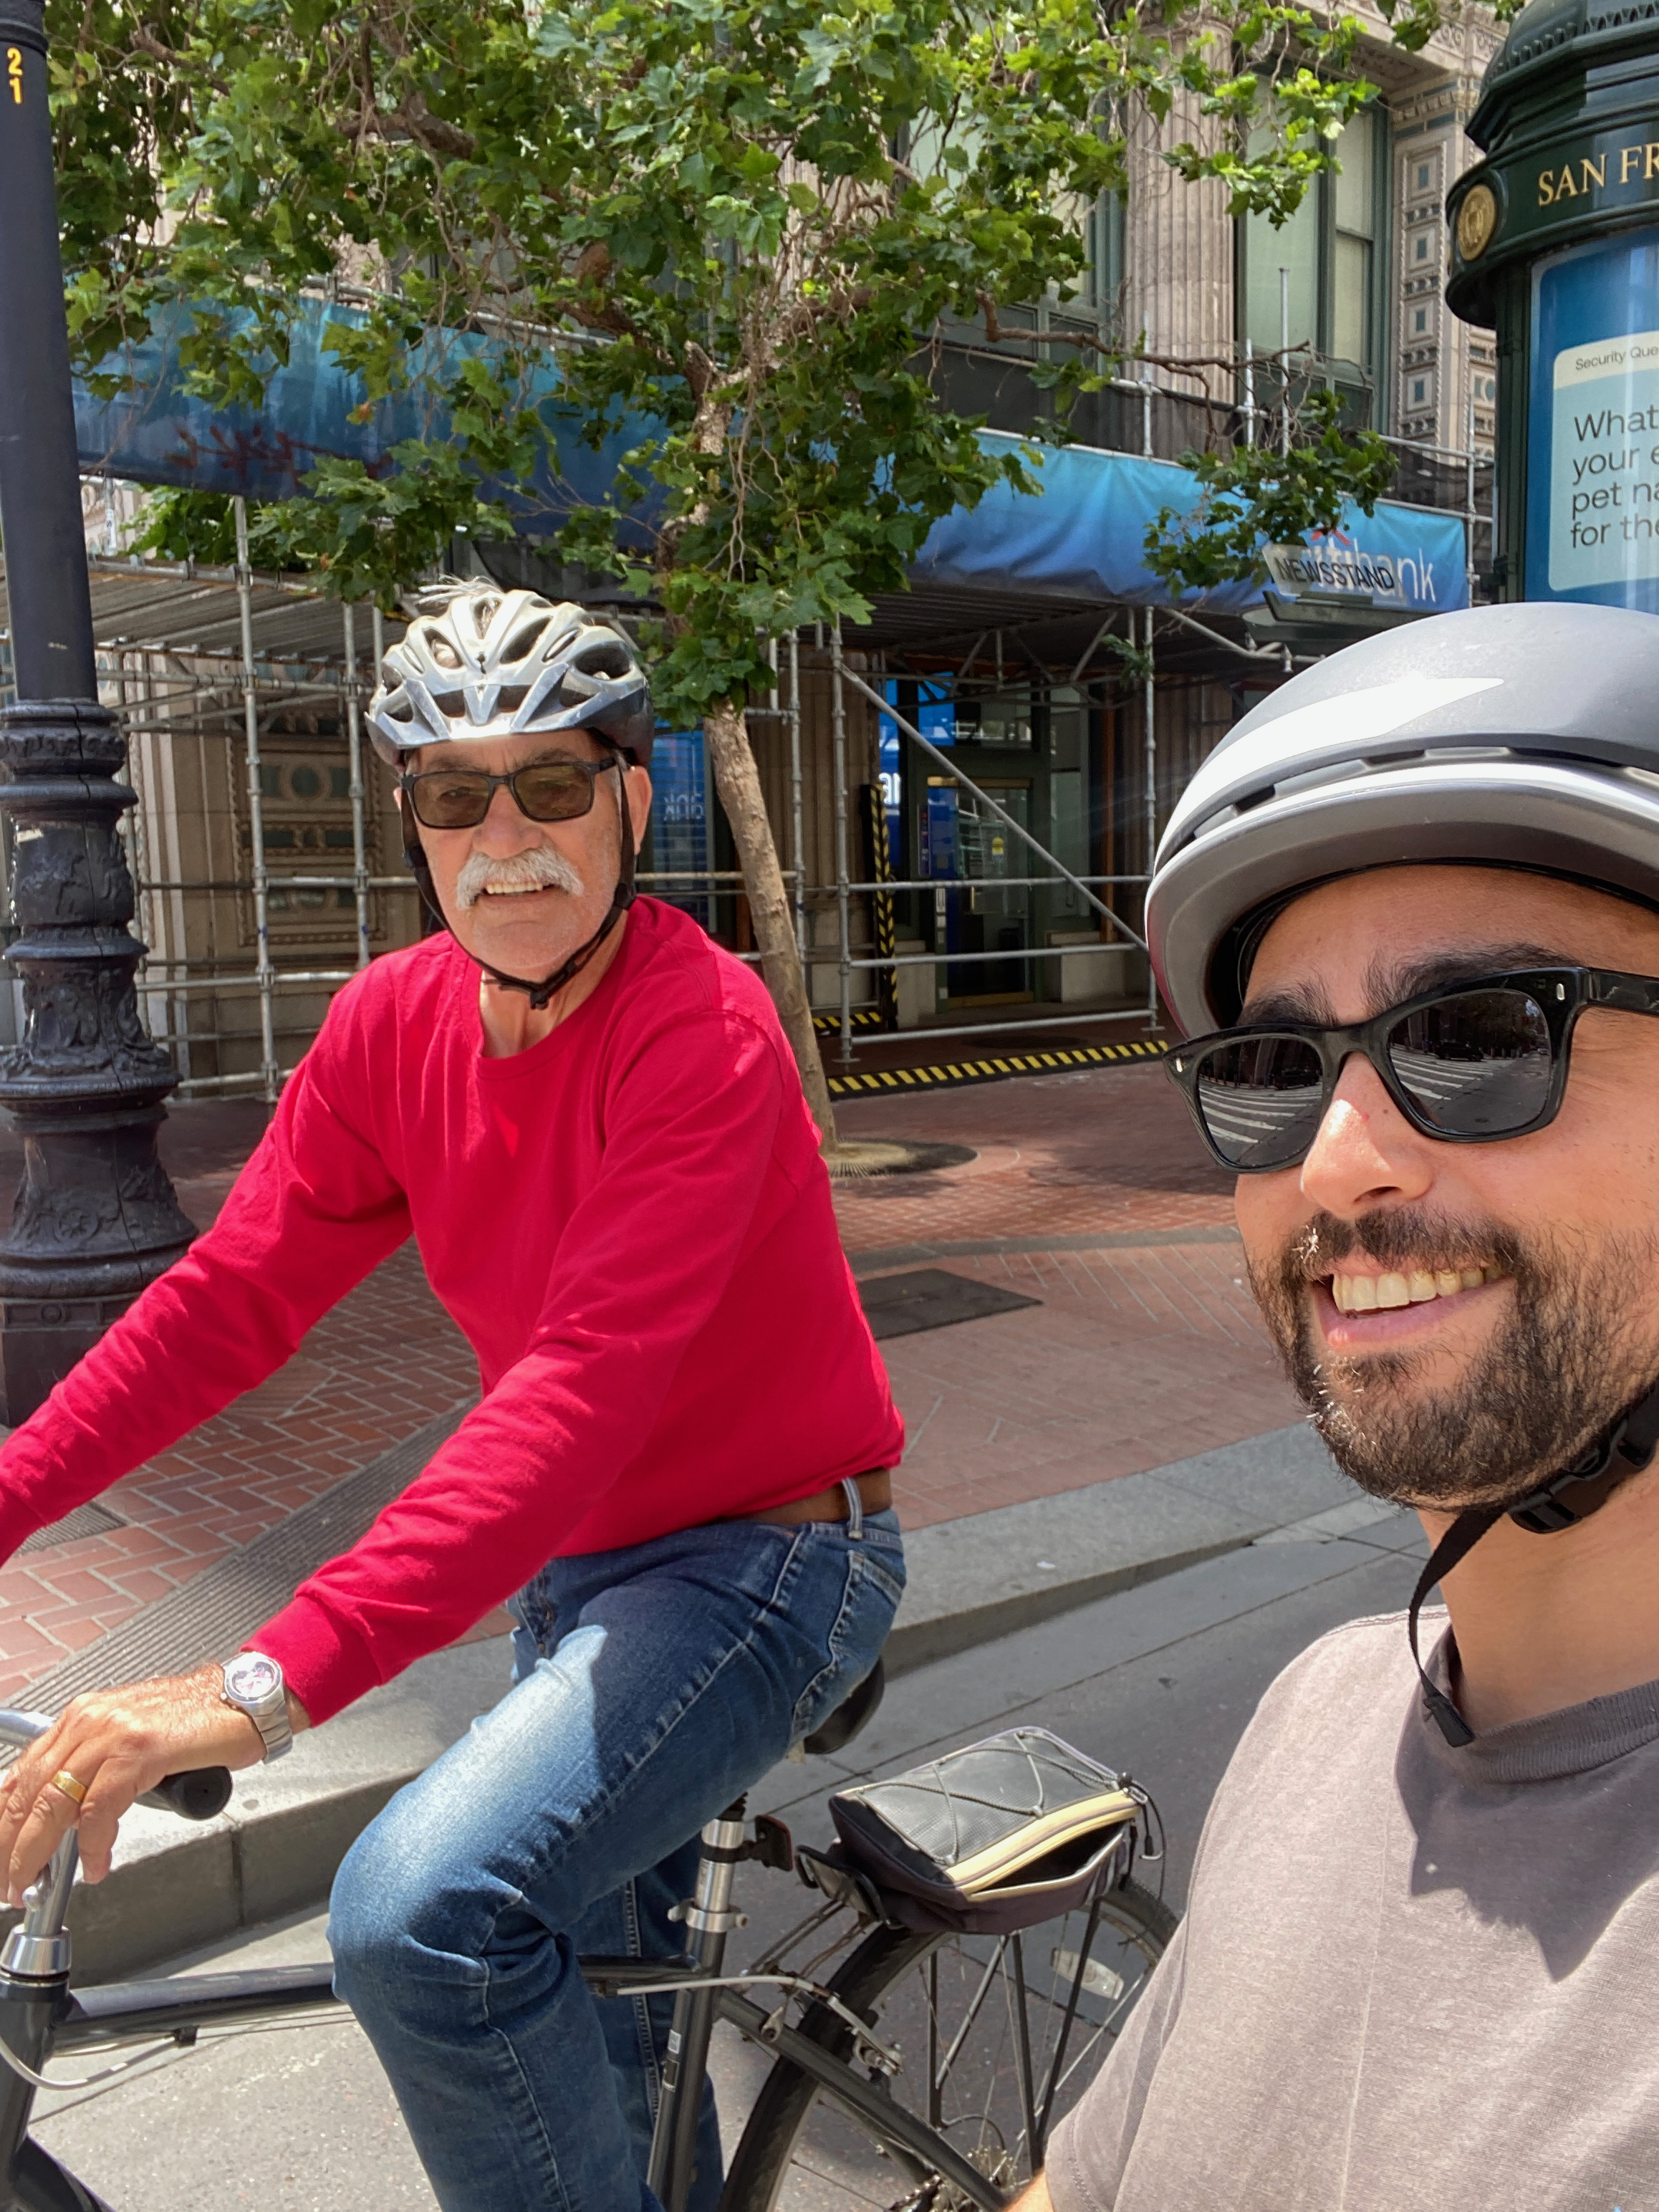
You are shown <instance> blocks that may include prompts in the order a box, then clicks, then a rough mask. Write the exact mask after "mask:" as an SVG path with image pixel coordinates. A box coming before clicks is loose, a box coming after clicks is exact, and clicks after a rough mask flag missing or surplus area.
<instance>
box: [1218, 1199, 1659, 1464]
mask: <svg viewBox="0 0 1659 2212" xmlns="http://www.w3.org/2000/svg"><path fill="white" fill-rule="evenodd" d="M1354 1252H1361V1253H1364V1255H1366V1257H1367V1258H1369V1259H1370V1260H1373V1261H1376V1262H1377V1264H1378V1265H1379V1266H1381V1267H1384V1268H1392V1267H1406V1266H1411V1267H1427V1268H1431V1269H1432V1268H1454V1267H1468V1266H1471V1265H1475V1264H1479V1263H1481V1262H1484V1263H1486V1264H1487V1265H1489V1266H1494V1267H1501V1268H1503V1269H1504V1272H1505V1273H1507V1274H1508V1275H1509V1276H1510V1278H1511V1280H1512V1284H1513V1290H1512V1294H1511V1297H1510V1314H1509V1317H1508V1319H1507V1321H1506V1322H1504V1324H1503V1326H1502V1327H1501V1328H1499V1329H1498V1333H1497V1334H1496V1335H1495V1336H1494V1337H1493V1338H1492V1342H1491V1344H1490V1345H1489V1346H1487V1349H1486V1352H1484V1353H1483V1354H1482V1355H1481V1357H1480V1358H1478V1359H1477V1360H1476V1361H1475V1363H1474V1365H1473V1366H1472V1367H1471V1368H1470V1370H1469V1371H1468V1374H1467V1375H1466V1376H1464V1377H1463V1379H1462V1382H1461V1383H1458V1384H1456V1385H1455V1387H1454V1388H1453V1389H1449V1390H1444V1391H1441V1392H1438V1393H1436V1394H1433V1395H1422V1394H1421V1393H1420V1392H1412V1390H1411V1387H1410V1386H1411V1384H1412V1383H1413V1379H1414V1377H1415V1376H1416V1375H1417V1374H1418V1373H1419V1371H1420V1370H1421V1369H1422V1367H1423V1366H1425V1364H1427V1358H1428V1355H1427V1354H1426V1353H1425V1352H1418V1351H1411V1352H1372V1353H1370V1354H1367V1355H1364V1356H1361V1357H1358V1358H1340V1357H1339V1358H1332V1359H1329V1360H1328V1361H1325V1362H1322V1361H1321V1360H1319V1359H1318V1358H1316V1354H1315V1351H1314V1334H1313V1318H1312V1316H1311V1314H1310V1310H1309V1303H1308V1285H1309V1284H1310V1282H1311V1281H1313V1280H1314V1279H1316V1277H1319V1276H1322V1275H1327V1274H1328V1273H1330V1272H1331V1268H1332V1265H1333V1263H1334V1262H1335V1261H1340V1260H1343V1259H1345V1258H1346V1257H1347V1256H1348V1255H1350V1254H1351V1253H1354ZM1656 1252H1659V1243H1656V1240H1655V1238H1654V1237H1652V1236H1651V1235H1650V1234H1648V1233H1644V1234H1641V1235H1632V1236H1626V1237H1608V1238H1607V1239H1606V1240H1598V1241H1597V1242H1596V1243H1595V1249H1594V1250H1593V1251H1592V1250H1591V1249H1589V1245H1588V1243H1587V1242H1584V1241H1583V1240H1578V1241H1577V1243H1576V1241H1575V1240H1574V1239H1572V1238H1571V1237H1568V1236H1566V1235H1556V1236H1553V1237H1545V1236H1528V1237H1524V1238H1523V1237H1521V1236H1519V1235H1518V1234H1517V1233H1516V1231H1514V1230H1513V1229H1507V1228H1504V1227H1502V1226H1500V1225H1499V1224H1498V1223H1497V1222H1495V1221H1487V1222H1481V1221H1452V1220H1450V1219H1449V1218H1445V1217H1444V1216H1439V1215H1435V1214H1432V1213H1429V1212H1425V1211H1423V1210H1422V1209H1420V1208H1413V1207H1398V1208H1390V1209H1389V1210H1388V1211H1386V1212H1376V1213H1368V1214H1363V1215H1361V1216H1360V1217H1359V1218H1358V1220H1356V1221H1343V1220H1340V1219H1339V1218H1338V1217H1337V1216H1336V1215H1334V1214H1329V1213H1318V1214H1316V1215H1315V1216H1314V1218H1313V1219H1312V1220H1311V1221H1310V1223H1309V1225H1308V1227H1307V1228H1306V1230H1305V1231H1304V1232H1303V1234H1302V1235H1301V1236H1300V1237H1298V1238H1297V1242H1296V1243H1294V1244H1293V1245H1292V1246H1291V1247H1290V1249H1288V1250H1287V1251H1285V1252H1284V1253H1283V1254H1281V1255H1279V1257H1278V1259H1277V1260H1275V1261H1271V1262H1266V1261H1264V1262H1261V1263H1259V1264H1258V1263H1254V1262H1253V1263H1251V1265H1250V1268H1249V1274H1250V1286H1251V1288H1252V1290H1253V1291H1255V1297H1256V1302H1257V1304H1259V1305H1260V1307H1261V1311H1262V1315H1263V1316H1264V1318H1265V1319H1266V1321H1267V1327H1268V1328H1269V1329H1270V1331H1271V1332H1272V1334H1273V1340H1274V1342H1275V1343H1276V1345H1277V1346H1278V1347H1279V1357H1280V1358H1282V1359H1283V1361H1284V1363H1285V1369H1286V1370H1287V1372H1288V1373H1289V1376H1290V1378H1291V1383H1292V1384H1293V1386H1294V1387H1295V1389H1296V1392H1297V1396H1298V1397H1299V1398H1300V1399H1301V1400H1302V1402H1303V1403H1304V1405H1305V1406H1306V1407H1308V1408H1309V1409H1310V1412H1311V1413H1312V1415H1313V1423H1314V1426H1315V1428H1316V1429H1317V1430H1318V1431H1319V1433H1320V1435H1321V1436H1322V1437H1323V1438H1324V1440H1325V1443H1326V1444H1327V1446H1328V1449H1329V1450H1330V1453H1331V1455H1332V1457H1333V1458H1334V1460H1335V1461H1336V1463H1337V1465H1338V1466H1339V1467H1340V1468H1341V1469H1342V1471H1343V1473H1344V1474H1347V1475H1349V1476H1351V1477H1352V1480H1354V1481H1355V1482H1357V1483H1358V1485H1359V1486H1360V1488H1361V1489H1362V1490H1367V1491H1369V1492H1370V1493H1371V1494H1372V1496H1373V1497H1376V1498H1394V1499H1396V1500H1397V1501H1398V1502H1399V1503H1400V1504H1406V1505H1428V1506H1440V1507H1462V1506H1465V1505H1495V1506H1498V1507H1500V1508H1502V1507H1505V1506H1509V1505H1512V1504H1517V1503H1518V1502H1519V1501H1520V1500H1521V1499H1522V1498H1524V1497H1526V1496H1527V1494H1528V1492H1530V1491H1532V1490H1534V1489H1535V1488H1536V1487H1537V1486H1538V1484H1539V1483H1540V1482H1541V1481H1542V1480H1546V1479H1547V1477H1548V1476H1550V1475H1552V1474H1556V1473H1558V1472H1559V1470H1560V1469H1562V1468H1566V1467H1570V1466H1571V1464H1572V1463H1573V1462H1574V1461H1575V1460H1577V1458H1578V1457H1579V1456H1580V1455H1581V1454H1582V1453H1583V1451H1584V1450H1585V1449H1587V1448H1588V1447H1589V1445H1591V1444H1592V1443H1595V1441H1596V1440H1597V1439H1598V1438H1599V1437H1601V1436H1602V1435H1603V1434H1604V1433H1605V1432H1606V1431H1607V1430H1608V1429H1610V1428H1611V1427H1612V1425H1613V1423H1614V1422H1615V1421H1616V1420H1617V1419H1619V1417H1620V1414H1621V1413H1624V1412H1625V1410H1626V1408H1627V1407H1630V1406H1632V1404H1634V1403H1635V1401H1637V1400H1638V1398H1639V1397H1641V1396H1642V1395H1643V1394H1644V1391H1645V1390H1646V1389H1647V1388H1648V1386H1649V1385H1650V1383H1651V1382H1652V1380H1653V1378H1654V1376H1655V1375H1656V1374H1659V1339H1656V1334H1655V1331H1654V1329H1653V1327H1652V1323H1651V1321H1650V1318H1649V1313H1648V1308H1649V1304H1650V1302H1649V1301H1648V1300H1647V1299H1646V1298H1644V1297H1643V1295H1642V1288H1643V1286H1644V1285H1645V1284H1646V1283H1648V1282H1650V1281H1651V1280H1652V1277H1653V1271H1654V1265H1655V1259H1656ZM1638 1328H1644V1329H1645V1334H1644V1337H1643V1339H1642V1340H1639V1341H1638V1339H1637V1336H1636V1330H1637V1329H1638Z"/></svg>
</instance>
